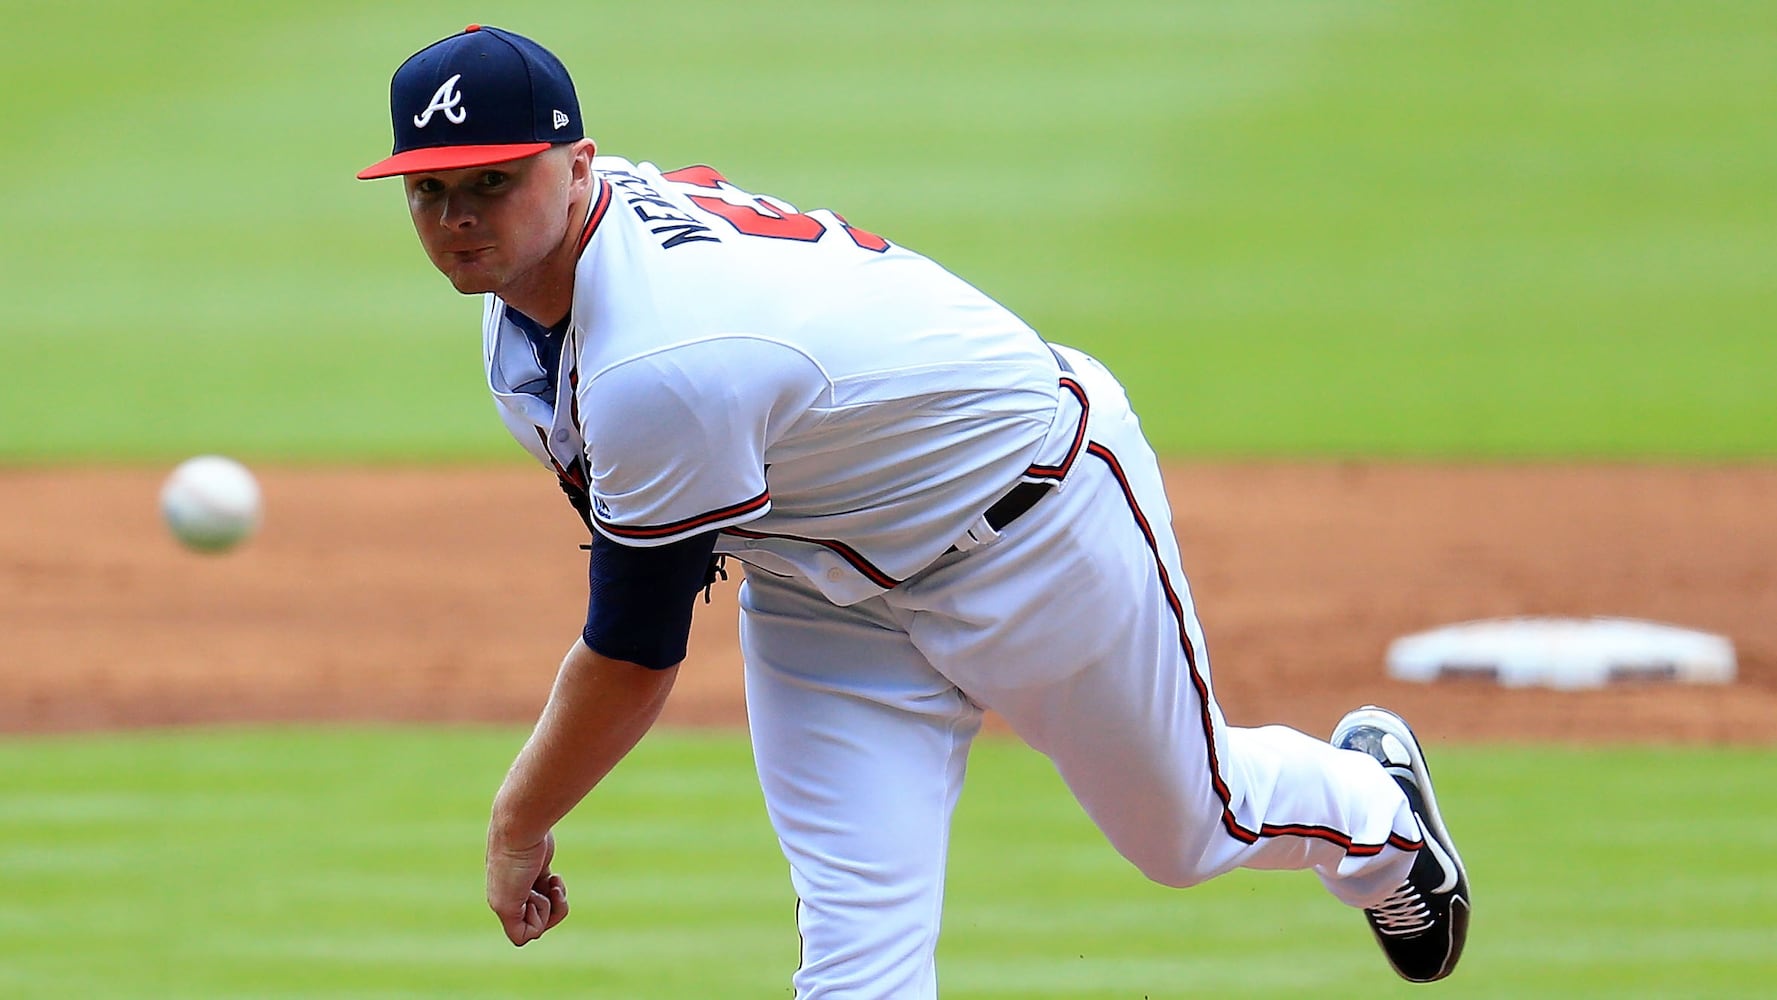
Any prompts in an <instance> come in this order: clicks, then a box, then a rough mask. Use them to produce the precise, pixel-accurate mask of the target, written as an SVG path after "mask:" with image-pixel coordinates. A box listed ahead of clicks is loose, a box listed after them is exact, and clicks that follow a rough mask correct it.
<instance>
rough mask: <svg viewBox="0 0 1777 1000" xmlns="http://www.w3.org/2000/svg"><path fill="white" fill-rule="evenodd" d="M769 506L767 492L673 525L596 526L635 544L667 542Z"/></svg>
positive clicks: (605, 524) (670, 522)
mask: <svg viewBox="0 0 1777 1000" xmlns="http://www.w3.org/2000/svg"><path fill="white" fill-rule="evenodd" d="M770 503H771V491H770V490H765V491H763V492H761V493H760V494H759V495H758V496H756V497H752V498H750V499H747V500H742V501H741V502H740V503H736V504H729V505H728V506H726V507H718V508H716V509H715V510H706V511H704V512H703V513H701V514H697V515H694V516H692V517H687V518H682V519H680V520H677V521H668V522H666V523H665V524H642V525H635V526H633V527H632V526H629V525H622V524H612V523H611V522H609V521H607V520H605V519H604V518H602V517H601V518H599V522H598V523H599V527H600V528H601V529H603V530H604V532H605V533H606V534H608V535H610V536H611V537H612V538H634V539H636V540H638V541H642V540H650V539H655V538H669V537H671V536H673V535H679V534H685V533H689V532H696V531H697V530H698V529H699V528H707V527H709V526H710V525H713V524H720V523H722V522H723V521H727V520H730V519H732V518H736V517H744V516H746V515H748V514H752V513H754V512H756V511H761V510H764V509H765V508H766V507H767V506H769V505H770ZM728 530H733V529H728Z"/></svg>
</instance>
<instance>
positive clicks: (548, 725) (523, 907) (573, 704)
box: [487, 639, 678, 945]
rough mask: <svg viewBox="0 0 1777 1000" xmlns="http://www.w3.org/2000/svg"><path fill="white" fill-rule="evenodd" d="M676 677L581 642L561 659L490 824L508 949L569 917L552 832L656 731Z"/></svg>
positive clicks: (491, 873)
mask: <svg viewBox="0 0 1777 1000" xmlns="http://www.w3.org/2000/svg"><path fill="white" fill-rule="evenodd" d="M677 676H678V665H677V664H674V665H672V666H670V667H667V668H664V669H650V668H648V667H644V666H641V665H639V664H635V663H628V662H625V661H623V660H616V659H612V658H610V657H608V656H601V655H600V654H598V653H595V652H593V651H592V650H591V649H589V648H587V646H586V642H585V641H584V640H583V639H582V640H576V641H575V643H574V646H573V648H572V649H570V650H569V651H568V655H567V657H566V658H565V659H563V661H562V665H561V670H560V671H559V672H558V673H557V675H556V679H555V687H554V688H553V689H552V690H551V691H550V693H549V703H548V704H547V705H545V706H544V708H543V712H542V714H541V716H539V718H538V720H537V725H536V728H535V729H534V730H533V731H532V732H531V738H530V739H529V740H528V741H526V743H525V745H524V749H523V750H521V751H519V754H518V758H517V759H516V760H515V761H513V763H512V767H511V769H510V770H509V771H508V772H507V774H506V780H505V781H504V782H503V783H502V784H501V786H500V791H499V794H498V795H496V796H495V798H494V807H493V815H492V817H491V818H490V820H489V822H488V835H487V903H488V906H489V907H490V908H491V909H492V910H493V911H494V913H495V915H496V916H498V917H499V919H500V925H501V927H502V928H503V929H504V930H505V931H506V937H507V938H508V939H509V940H510V941H511V942H512V943H513V944H515V945H524V944H525V943H527V942H529V941H532V940H534V939H536V938H538V937H541V936H542V935H543V932H544V931H547V930H548V929H550V928H551V927H554V926H555V925H556V924H559V923H561V921H562V918H563V917H566V916H567V913H568V906H567V886H566V884H565V883H564V882H563V881H562V879H561V876H559V875H556V874H554V873H553V872H552V871H551V870H550V862H551V859H552V857H553V855H554V853H555V841H554V837H553V835H552V834H551V833H550V831H551V830H552V829H553V828H554V827H555V824H556V823H557V822H559V821H560V820H561V818H562V817H563V816H566V815H567V814H568V811H569V810H571V809H573V808H574V806H575V805H577V804H578V803H579V802H580V800H581V799H583V798H585V797H586V794H587V793H588V792H590V791H592V789H593V787H594V786H595V785H597V784H598V783H599V781H601V780H602V779H603V778H604V776H605V775H606V774H609V773H610V771H611V769H612V768H613V767H616V766H617V763H618V761H621V760H622V759H623V758H624V756H626V755H627V754H628V753H629V751H630V750H631V749H633V748H634V747H635V745H636V743H637V742H639V741H640V740H641V738H642V736H643V735H645V734H646V733H647V732H648V730H649V729H650V728H651V727H652V726H653V725H654V720H655V719H657V718H659V716H660V709H661V706H663V705H665V704H666V697H667V694H668V693H670V692H671V691H672V686H673V680H674V679H675V678H676V677H677Z"/></svg>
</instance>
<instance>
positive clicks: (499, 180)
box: [481, 170, 507, 188]
mask: <svg viewBox="0 0 1777 1000" xmlns="http://www.w3.org/2000/svg"><path fill="white" fill-rule="evenodd" d="M506 180H507V175H506V173H505V171H501V170H489V171H486V172H484V173H483V174H482V175H481V186H482V187H484V188H497V187H502V186H504V185H505V183H506Z"/></svg>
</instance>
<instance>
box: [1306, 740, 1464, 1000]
mask: <svg viewBox="0 0 1777 1000" xmlns="http://www.w3.org/2000/svg"><path fill="white" fill-rule="evenodd" d="M1332 744H1333V745H1334V746H1336V747H1339V748H1340V749H1342V750H1356V751H1358V752H1360V753H1366V754H1369V755H1370V756H1371V757H1374V758H1376V759H1377V760H1378V761H1380V762H1381V763H1382V767H1383V769H1384V770H1386V771H1387V772H1388V773H1389V775H1390V776H1391V777H1393V778H1394V780H1395V781H1396V783H1398V784H1399V785H1400V786H1401V791H1403V792H1406V793H1407V803H1408V804H1409V805H1411V806H1412V807H1413V815H1414V816H1415V817H1417V818H1418V820H1419V829H1420V831H1421V835H1422V836H1423V837H1424V838H1425V846H1424V847H1422V848H1420V849H1419V853H1418V855H1417V856H1416V857H1415V858H1414V861H1413V868H1412V870H1410V871H1409V872H1408V873H1407V879H1406V881H1404V882H1402V883H1401V886H1400V888H1398V889H1396V890H1395V891H1394V893H1393V894H1392V895H1390V896H1389V897H1388V898H1387V899H1385V900H1383V901H1382V902H1381V903H1379V904H1377V905H1376V906H1374V907H1372V908H1370V909H1367V910H1365V911H1364V916H1365V918H1367V919H1368V920H1369V922H1370V930H1371V931H1372V932H1373V933H1374V934H1375V935H1376V942H1377V943H1378V944H1380V945H1381V946H1382V953H1383V954H1385V955H1387V956H1388V962H1389V964H1390V965H1392V966H1394V971H1396V972H1398V973H1400V975H1401V978H1402V979H1407V980H1410V981H1412V982H1415V983H1429V982H1434V981H1436V980H1439V979H1442V978H1444V977H1445V976H1448V975H1449V974H1450V971H1451V970H1452V969H1455V968H1456V960H1457V959H1459V958H1461V957H1462V945H1463V942H1464V941H1466V940H1467V939H1468V918H1469V908H1470V907H1469V891H1468V873H1467V872H1465V871H1464V870H1463V867H1462V859H1461V858H1460V857H1458V856H1457V854H1456V844H1455V843H1454V842H1452V841H1451V840H1450V831H1449V830H1446V829H1445V828H1444V818H1443V816H1441V815H1439V813H1438V800H1437V796H1435V795H1433V794H1432V790H1431V772H1430V771H1429V770H1427V769H1426V766H1425V754H1424V753H1423V752H1421V750H1420V748H1419V741H1418V740H1417V739H1415V738H1414V736H1413V730H1412V729H1411V728H1410V727H1408V725H1407V722H1406V720H1405V719H1402V718H1401V717H1400V716H1398V715H1396V714H1394V713H1393V712H1390V711H1389V710H1388V709H1386V708H1377V707H1376V706H1374V705H1366V706H1365V707H1363V708H1360V709H1357V710H1355V711H1352V712H1348V713H1346V715H1345V718H1343V719H1340V720H1339V725H1338V726H1336V727H1334V729H1333V738H1332Z"/></svg>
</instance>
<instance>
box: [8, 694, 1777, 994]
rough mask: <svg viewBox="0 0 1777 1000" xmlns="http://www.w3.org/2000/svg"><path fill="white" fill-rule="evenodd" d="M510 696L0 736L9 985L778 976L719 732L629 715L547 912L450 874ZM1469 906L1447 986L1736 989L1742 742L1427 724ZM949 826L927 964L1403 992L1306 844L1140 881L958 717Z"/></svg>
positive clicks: (275, 987) (1758, 773)
mask: <svg viewBox="0 0 1777 1000" xmlns="http://www.w3.org/2000/svg"><path fill="white" fill-rule="evenodd" d="M521 739H522V733H521V732H519V731H517V730H510V729H435V730H422V729H411V730H393V731H376V732H371V731H364V730H357V729H289V730H276V731H257V732H252V731H230V730H194V731H167V732H151V733H142V734H131V735H114V736H104V737H95V738H50V739H45V738H30V739H20V738H15V739H11V740H8V741H5V742H0V803H4V807H3V808H0V871H3V872H4V873H5V883H4V884H5V890H4V892H3V893H0V994H3V995H6V996H9V997H20V998H36V997H46V998H47V997H67V996H107V997H164V996H180V997H223V996H254V997H296V996H321V995H325V996H335V997H396V996H413V997H436V996H475V997H514V998H519V997H523V998H531V1000H534V998H537V997H551V996H580V997H602V998H611V1000H616V998H624V1000H641V998H661V1000H683V998H686V997H766V996H787V995H788V990H787V988H786V983H787V977H788V974H789V972H790V970H791V969H792V968H793V967H794V965H795V961H796V936H795V933H794V930H793V924H792V909H793V905H794V904H793V899H792V897H791V895H790V891H789V888H788V880H787V878H786V877H785V873H784V865H783V861H782V859H781V858H780V857H779V855H778V854H777V850H776V845H775V843H774V841H773V839H772V836H771V833H770V830H769V829H768V826H767V823H766V820H765V817H764V809H763V805H762V803H761V801H760V799H759V793H758V791H757V787H756V784H755V782H754V779H753V776H752V771H751V765H750V762H749V759H748V755H747V751H746V746H745V741H744V738H743V737H741V736H740V735H738V734H734V733H692V732H675V731H663V732H661V733H657V734H655V735H653V736H651V737H650V738H649V739H648V740H647V741H646V742H645V743H644V744H643V746H642V748H641V749H640V750H638V751H637V753H636V755H635V756H633V757H632V758H631V759H630V760H629V761H627V762H626V763H625V764H624V765H623V766H622V767H621V768H620V769H619V770H618V771H617V772H616V774H615V775H614V776H613V777H612V778H611V779H610V780H609V781H608V782H607V783H606V784H605V785H604V786H602V787H601V788H600V789H599V791H598V792H596V793H595V794H594V795H593V797H592V798H590V799H589V800H588V801H587V802H586V803H585V804H584V805H583V806H582V807H581V809H580V810H579V811H578V812H577V813H575V814H574V815H573V816H572V817H570V819H569V820H568V821H567V822H566V823H565V824H564V826H563V828H562V829H561V831H560V834H561V846H560V853H559V868H560V869H561V870H562V871H564V872H565V873H566V875H567V876H568V878H569V879H570V888H571V890H572V901H573V905H574V912H573V915H572V916H571V917H570V920H569V922H568V923H567V924H564V925H563V926H562V927H560V928H558V929H557V930H556V931H555V932H553V933H552V934H551V935H550V937H548V938H546V939H544V940H543V941H541V942H538V943H537V944H534V945H532V946H530V947H528V948H525V949H523V950H522V951H520V950H516V949H513V948H511V947H510V946H509V945H507V944H506V943H505V939H504V938H503V937H502V936H501V934H500V932H499V928H498V926H497V925H496V924H495V922H494V921H493V918H492V917H491V916H490V915H488V914H487V913H486V912H485V910H484V909H483V904H482V902H481V884H480V878H481V857H480V842H481V838H482V831H483V823H484V820H485V816H486V808H487V801H488V798H489V796H490V795H491V793H492V790H493V788H494V787H495V786H496V785H497V783H498V781H499V778H500V775H501V774H502V773H503V770H504V768H505V765H506V764H507V762H508V760H509V758H510V756H511V754H512V753H513V752H514V751H515V750H516V747H517V745H518V743H519V742H520V740H521ZM1434 752H1435V754H1436V756H1435V759H1434V766H1435V767H1436V769H1437V771H1438V774H1439V792H1440V795H1441V797H1442V799H1443V800H1444V805H1445V811H1446V813H1447V818H1448V819H1449V821H1450V822H1451V823H1452V825H1453V826H1454V828H1455V830H1456V831H1457V834H1458V836H1459V838H1460V843H1461V846H1462V847H1463V850H1464V855H1465V860H1466V861H1467V862H1468V864H1469V867H1470V869H1471V873H1472V876H1473V882H1474V891H1475V895H1476V899H1477V915H1476V918H1475V921H1476V922H1475V925H1474V932H1473V935H1472V937H1471V939H1470V943H1469V951H1468V954H1467V956H1466V958H1465V959H1464V965H1463V969H1462V972H1461V974H1460V975H1458V976H1456V977H1454V978H1452V979H1451V980H1449V981H1448V982H1447V983H1445V984H1443V985H1442V986H1440V987H1439V988H1438V994H1439V995H1440V996H1445V997H1453V998H1454V997H1501V996H1514V997H1530V996H1537V997H1600V998H1603V997H1612V998H1620V997H1672V996H1685V997H1739V996H1744V997H1752V996H1762V995H1765V992H1766V990H1767V989H1768V986H1769V984H1770V983H1771V982H1772V981H1774V980H1777V954H1773V952H1772V950H1771V948H1770V929H1771V927H1772V926H1774V925H1777V899H1774V898H1773V897H1772V895H1771V892H1770V887H1771V886H1772V885H1773V884H1777V834H1773V833H1772V832H1771V831H1773V830H1774V829H1777V807H1774V806H1773V804H1772V801H1771V799H1770V797H1769V796H1760V795H1756V794H1748V790H1749V789H1759V788H1763V787H1765V786H1766V785H1767V784H1768V783H1769V777H1770V772H1771V756H1770V754H1769V752H1768V751H1755V750H1729V749H1709V750H1702V749H1686V750H1678V749H1661V748H1646V749H1621V748H1619V749H1599V750H1577V749H1521V748H1520V749H1486V748H1465V747H1445V746H1439V747H1436V748H1435V750H1434ZM956 827H957V828H956V836H955V841H954V844H953V848H952V871H951V879H950V891H949V902H948V907H947V909H946V917H945V920H946V930H945V938H944V940H943V944H942V946H941V950H940V975H941V978H942V981H943V983H944V987H945V996H946V998H950V1000H966V998H981V1000H987V998H1006V1000H1012V998H1032V997H1056V998H1063V997H1065V998H1069V1000H1098V998H1103V1000H1110V998H1120V1000H1135V998H1141V997H1148V998H1152V1000H1161V998H1168V997H1177V998H1183V997H1188V996H1208V995H1234V996H1245V997H1299V996H1302V995H1304V994H1305V993H1312V995H1315V996H1317V997H1329V998H1337V997H1353V998H1374V997H1377V996H1393V995H1400V996H1407V995H1413V994H1414V992H1415V990H1414V988H1412V987H1409V986H1406V985H1405V984H1400V983H1398V982H1397V981H1396V980H1395V979H1394V977H1393V974H1392V973H1390V972H1389V971H1388V970H1387V968H1386V966H1385V965H1384V963H1383V960H1382V958H1381V956H1380V954H1379V953H1378V952H1377V951H1376V949H1375V948H1374V946H1373V945H1372V944H1371V943H1370V940H1369V937H1368V931H1367V930H1366V929H1365V928H1364V927H1363V924H1362V920H1361V918H1359V917H1358V916H1357V915H1356V914H1354V913H1351V912H1348V911H1346V910H1344V909H1343V908H1342V907H1340V906H1339V905H1338V904H1337V903H1334V902H1333V901H1332V900H1331V899H1330V898H1328V897H1326V896H1325V895H1324V894H1323V893H1322V892H1321V890H1320V889H1319V887H1318V885H1317V884H1316V883H1315V881H1314V879H1313V878H1312V877H1310V876H1307V875H1304V874H1286V873H1246V872H1237V873H1235V874H1234V875H1231V876H1228V877H1226V878H1224V879H1221V880H1218V881H1216V882H1213V883H1210V884H1209V885H1206V886H1202V887H1199V888H1196V889H1192V890H1189V891H1186V892H1176V891H1172V890H1166V889H1161V888H1158V887H1155V886H1152V885H1149V884H1147V883H1145V882H1144V881H1142V880H1141V879H1140V877H1139V876H1137V875H1136V874H1135V873H1134V871H1133V870H1132V869H1130V868H1128V867H1127V866H1126V865H1125V864H1124V863H1123V862H1122V861H1121V860H1120V859H1118V858H1117V857H1116V856H1115V855H1114V854H1112V852H1111V851H1110V849H1109V848H1108V847H1107V846H1106V845H1105V844H1104V842H1103V841H1102V840H1101V839H1100V838H1099V837H1098V835H1097V834H1096V832H1095V831H1094V830H1092V828H1091V827H1090V826H1089V825H1088V824H1087V823H1086V821H1085V820H1084V819H1083V818H1082V816H1081V815H1080V813H1079V810H1078V809H1077V807H1076V806H1075V805H1074V804H1073V803H1072V801H1071V800H1070V799H1069V798H1068V797H1067V795H1066V794H1065V792H1064V791H1063V790H1062V788H1061V786H1060V784H1059V782H1058V781H1057V780H1056V779H1055V777H1054V776H1053V774H1052V772H1051V771H1050V770H1049V768H1048V765H1047V763H1046V762H1044V761H1043V760H1042V759H1041V758H1039V757H1037V756H1036V755H1035V754H1033V753H1031V752H1030V751H1028V750H1025V749H1024V748H1023V747H1022V746H1020V745H1018V744H1015V743H1012V742H1009V741H1004V740H985V741H983V742H982V743H981V744H980V745H979V746H978V748H977V750H976V752H975V756H974V760H973V761H972V765H971V775H970V783H969V787H968V788H967V789H966V791H965V794H964V798H963V804H962V806H961V808H960V810H959V815H958V818H957V824H956Z"/></svg>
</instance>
